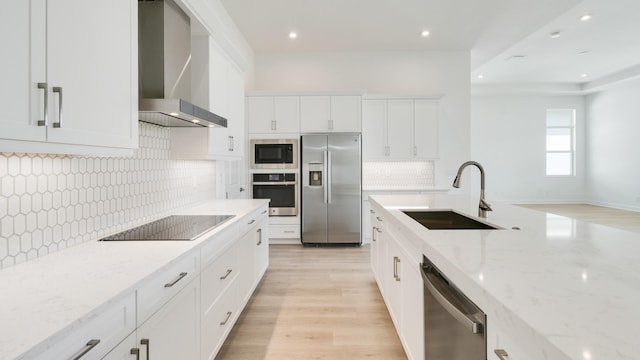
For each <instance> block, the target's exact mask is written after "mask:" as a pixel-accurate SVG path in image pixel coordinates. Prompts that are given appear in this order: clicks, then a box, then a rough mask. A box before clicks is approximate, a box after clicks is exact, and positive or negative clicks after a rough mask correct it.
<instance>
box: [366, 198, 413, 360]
mask: <svg viewBox="0 0 640 360" xmlns="http://www.w3.org/2000/svg"><path fill="white" fill-rule="evenodd" d="M381 214H382V212H381V211H380V210H379V209H378V208H377V207H376V206H372V207H371V212H370V218H371V231H372V234H371V268H372V269H373V272H374V276H375V278H376V281H377V283H378V287H379V288H380V293H381V294H382V297H383V298H384V301H385V303H386V305H387V310H388V311H389V315H390V316H391V319H392V320H393V324H394V325H395V327H396V331H397V333H398V336H399V337H400V341H401V342H402V346H403V348H404V351H405V353H406V354H407V357H408V358H409V359H410V360H423V359H424V312H423V302H424V300H423V299H424V294H423V290H422V289H423V284H422V276H421V275H420V270H419V264H418V262H417V261H416V260H415V257H414V256H411V254H412V253H413V252H415V251H420V249H407V248H406V247H405V246H403V244H402V243H401V242H400V241H399V240H398V237H396V235H395V234H394V231H393V226H392V225H390V224H387V223H385V219H384V217H383V216H382V215H381Z"/></svg>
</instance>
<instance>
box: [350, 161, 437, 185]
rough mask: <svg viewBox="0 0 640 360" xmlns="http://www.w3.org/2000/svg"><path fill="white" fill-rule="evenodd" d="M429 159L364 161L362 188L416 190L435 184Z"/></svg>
mask: <svg viewBox="0 0 640 360" xmlns="http://www.w3.org/2000/svg"><path fill="white" fill-rule="evenodd" d="M434 166H435V165H434V162H433V161H431V160H396V161H365V162H363V163H362V189H363V190H418V189H425V188H429V187H432V186H434V185H435V168H434Z"/></svg>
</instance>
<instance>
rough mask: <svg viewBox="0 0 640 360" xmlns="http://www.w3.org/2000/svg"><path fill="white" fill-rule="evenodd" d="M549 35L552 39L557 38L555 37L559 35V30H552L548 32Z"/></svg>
mask: <svg viewBox="0 0 640 360" xmlns="http://www.w3.org/2000/svg"><path fill="white" fill-rule="evenodd" d="M549 36H550V37H551V38H552V39H557V38H559V37H560V31H554V32H552V33H551V34H549Z"/></svg>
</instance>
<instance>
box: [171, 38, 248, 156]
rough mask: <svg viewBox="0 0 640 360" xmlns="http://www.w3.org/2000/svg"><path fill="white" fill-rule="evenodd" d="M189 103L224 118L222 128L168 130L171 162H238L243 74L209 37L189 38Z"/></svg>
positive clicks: (241, 140) (241, 147)
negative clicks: (190, 43)
mask: <svg viewBox="0 0 640 360" xmlns="http://www.w3.org/2000/svg"><path fill="white" fill-rule="evenodd" d="M191 75H192V87H193V89H192V100H193V102H194V103H195V104H196V105H198V106H200V107H203V108H205V109H209V110H210V111H211V112H213V113H215V114H217V115H220V116H222V117H224V118H226V119H227V127H226V128H217V127H216V128H209V129H203V128H172V129H171V157H172V158H174V159H203V160H207V159H221V160H224V159H240V158H242V156H243V155H244V137H245V136H244V129H245V124H244V123H245V116H244V74H243V72H242V71H241V70H240V69H238V67H237V66H236V65H235V64H234V62H233V61H232V60H231V59H229V58H228V57H227V55H226V54H225V53H224V51H223V50H222V49H221V48H220V47H218V45H217V44H216V43H215V41H214V40H213V39H212V38H211V37H209V36H195V37H194V38H193V39H192V68H191Z"/></svg>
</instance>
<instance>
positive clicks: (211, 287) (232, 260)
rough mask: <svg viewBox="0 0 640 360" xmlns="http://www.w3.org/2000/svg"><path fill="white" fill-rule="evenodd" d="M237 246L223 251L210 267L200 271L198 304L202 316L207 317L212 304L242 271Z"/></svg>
mask: <svg viewBox="0 0 640 360" xmlns="http://www.w3.org/2000/svg"><path fill="white" fill-rule="evenodd" d="M239 245H240V244H236V245H235V246H233V247H232V248H230V249H228V250H227V251H225V252H224V253H223V254H221V255H220V256H219V257H218V258H217V259H216V260H215V261H213V263H212V264H211V265H209V266H208V267H207V268H205V269H204V270H202V273H201V274H200V281H201V283H200V288H201V289H200V293H201V301H200V303H201V307H202V315H203V316H207V314H209V313H210V312H211V311H212V306H213V304H214V303H215V302H216V301H217V300H218V298H219V297H220V295H221V294H222V293H223V292H224V290H225V289H226V288H227V287H228V286H230V285H231V284H232V283H233V282H234V280H235V279H236V277H238V276H239V274H240V272H241V271H242V270H241V269H240V266H239V264H240V263H239V262H238V246H239Z"/></svg>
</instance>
